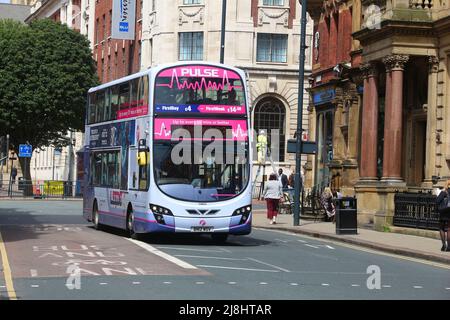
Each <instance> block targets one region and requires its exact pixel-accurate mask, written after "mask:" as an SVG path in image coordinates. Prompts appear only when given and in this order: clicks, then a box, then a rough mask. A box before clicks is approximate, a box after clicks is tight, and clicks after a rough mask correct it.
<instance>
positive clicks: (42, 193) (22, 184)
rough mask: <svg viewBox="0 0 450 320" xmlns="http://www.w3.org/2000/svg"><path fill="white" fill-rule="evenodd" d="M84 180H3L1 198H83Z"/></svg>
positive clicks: (1, 182)
mask: <svg viewBox="0 0 450 320" xmlns="http://www.w3.org/2000/svg"><path fill="white" fill-rule="evenodd" d="M82 197H83V182H82V181H52V180H45V181H39V182H35V181H26V180H23V179H20V178H19V179H18V180H15V181H14V180H3V181H0V198H35V199H48V198H61V199H68V198H82Z"/></svg>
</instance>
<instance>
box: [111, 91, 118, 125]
mask: <svg viewBox="0 0 450 320" xmlns="http://www.w3.org/2000/svg"><path fill="white" fill-rule="evenodd" d="M117 111H119V87H118V86H114V87H112V88H111V120H116V119H117Z"/></svg>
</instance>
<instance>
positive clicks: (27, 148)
mask: <svg viewBox="0 0 450 320" xmlns="http://www.w3.org/2000/svg"><path fill="white" fill-rule="evenodd" d="M32 153H33V148H32V146H31V145H29V144H20V145H19V157H21V158H31V154H32Z"/></svg>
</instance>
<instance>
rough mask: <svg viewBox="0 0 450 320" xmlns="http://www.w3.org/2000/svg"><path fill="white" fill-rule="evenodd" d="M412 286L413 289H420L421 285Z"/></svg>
mask: <svg viewBox="0 0 450 320" xmlns="http://www.w3.org/2000/svg"><path fill="white" fill-rule="evenodd" d="M413 288H414V289H422V288H423V287H422V286H414V287H413Z"/></svg>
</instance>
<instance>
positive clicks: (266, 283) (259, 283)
mask: <svg viewBox="0 0 450 320" xmlns="http://www.w3.org/2000/svg"><path fill="white" fill-rule="evenodd" d="M259 284H267V282H260V283H259Z"/></svg>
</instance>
